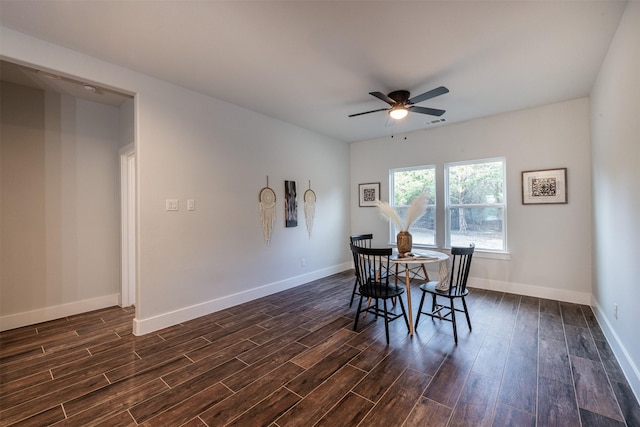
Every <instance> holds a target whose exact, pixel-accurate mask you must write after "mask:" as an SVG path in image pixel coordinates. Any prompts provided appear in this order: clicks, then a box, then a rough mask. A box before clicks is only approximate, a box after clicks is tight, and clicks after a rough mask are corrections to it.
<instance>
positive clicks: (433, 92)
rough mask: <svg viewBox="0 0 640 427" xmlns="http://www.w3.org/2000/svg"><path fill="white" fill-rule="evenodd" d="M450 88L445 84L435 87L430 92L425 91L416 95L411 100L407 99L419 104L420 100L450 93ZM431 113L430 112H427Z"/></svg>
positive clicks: (411, 102) (410, 102)
mask: <svg viewBox="0 0 640 427" xmlns="http://www.w3.org/2000/svg"><path fill="white" fill-rule="evenodd" d="M448 92H449V89H447V88H446V87H444V86H440V87H437V88H435V89H432V90H430V91H429V92H425V93H423V94H420V95H416V96H414V97H413V98H411V99H409V101H407V102H408V103H409V104H417V103H419V102H422V101H426V100H427V99H431V98H435V97H436V96H440V95H444V94H445V93H448ZM426 114H429V113H426Z"/></svg>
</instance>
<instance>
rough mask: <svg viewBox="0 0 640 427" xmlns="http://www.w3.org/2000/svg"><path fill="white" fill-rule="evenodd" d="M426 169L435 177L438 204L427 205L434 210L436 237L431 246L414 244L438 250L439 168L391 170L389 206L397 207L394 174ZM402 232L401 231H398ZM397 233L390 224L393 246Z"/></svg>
mask: <svg viewBox="0 0 640 427" xmlns="http://www.w3.org/2000/svg"><path fill="white" fill-rule="evenodd" d="M424 169H432V170H433V177H434V185H435V188H434V194H435V195H436V203H433V204H427V205H426V206H427V208H433V214H434V224H435V226H434V230H433V232H434V236H433V242H434V243H433V244H432V245H429V244H424V243H416V242H415V241H414V242H413V246H414V247H418V248H436V247H437V246H438V209H437V199H438V174H437V168H436V165H420V166H411V167H406V168H393V169H389V205H390V206H392V207H395V188H396V187H395V179H394V173H395V172H406V171H412V170H424ZM398 231H400V230H398ZM396 233H397V232H396V231H395V227H394V225H393V224H392V223H391V222H389V242H390V243H391V244H396V243H397V242H396Z"/></svg>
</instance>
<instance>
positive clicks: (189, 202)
mask: <svg viewBox="0 0 640 427" xmlns="http://www.w3.org/2000/svg"><path fill="white" fill-rule="evenodd" d="M187 210H188V211H195V210H196V201H195V200H193V199H189V200H187Z"/></svg>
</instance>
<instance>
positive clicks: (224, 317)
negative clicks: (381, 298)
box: [0, 272, 640, 427]
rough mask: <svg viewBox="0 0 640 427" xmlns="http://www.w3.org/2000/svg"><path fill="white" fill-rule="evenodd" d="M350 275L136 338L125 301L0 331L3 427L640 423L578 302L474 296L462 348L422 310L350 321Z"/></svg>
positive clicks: (609, 356)
mask: <svg viewBox="0 0 640 427" xmlns="http://www.w3.org/2000/svg"><path fill="white" fill-rule="evenodd" d="M352 284H353V273H352V272H344V273H340V274H337V275H334V276H331V277H328V278H325V279H322V280H318V281H315V282H312V283H309V284H307V285H304V286H300V287H298V288H295V289H293V290H289V291H286V292H282V293H279V294H275V295H271V296H268V297H265V298H262V299H259V300H256V301H253V302H250V303H246V304H243V305H241V306H237V307H233V308H230V309H228V310H224V311H221V312H218V313H214V314H211V315H208V316H205V317H202V318H199V319H196V320H193V321H190V322H186V323H184V324H181V325H177V326H174V327H170V328H167V329H164V330H161V331H159V332H156V333H152V334H148V335H145V336H141V337H136V336H133V335H132V333H131V323H132V319H133V316H134V313H133V310H132V309H131V308H127V309H121V308H119V307H114V308H109V309H105V310H99V311H96V312H91V313H86V314H83V315H78V316H73V317H69V318H65V319H60V320H56V321H51V322H47V323H44V324H39V325H35V326H32V327H25V328H20V329H16V330H12V331H6V332H3V333H1V334H0V362H1V365H0V426H9V425H20V426H48V425H56V426H94V425H96V426H110V427H112V426H136V425H144V426H163V427H166V426H182V425H184V426H192V427H195V426H226V425H229V426H280V427H284V426H312V425H317V426H332V427H335V426H356V425H360V426H367V427H369V426H376V425H380V426H491V425H493V426H625V425H626V426H640V407H639V406H638V402H637V401H636V400H635V398H634V396H633V393H632V392H631V390H630V388H629V386H628V384H627V382H626V380H625V378H624V375H623V374H622V372H621V370H620V368H619V366H618V364H617V362H616V360H615V358H614V356H613V353H612V351H611V349H610V347H609V345H608V344H607V342H606V341H605V338H604V336H603V334H602V332H601V330H600V328H599V327H598V325H597V323H596V320H595V317H594V316H593V313H592V312H591V309H590V308H589V307H587V306H581V305H575V304H568V303H561V302H557V301H550V300H541V299H537V298H531V297H523V296H518V295H512V294H504V293H499V292H490V291H484V290H478V289H472V292H471V295H470V296H469V298H468V302H469V307H470V311H471V313H472V324H473V332H471V333H469V332H468V330H467V327H466V324H465V323H464V322H461V325H462V326H461V327H460V328H459V339H460V341H459V345H458V346H457V347H456V346H455V345H454V343H453V336H452V330H451V324H450V323H445V322H441V321H437V320H431V319H427V318H425V317H423V318H422V319H421V322H420V325H419V326H418V328H417V331H416V334H415V335H414V336H413V337H412V338H411V337H409V336H408V334H407V329H406V326H405V324H404V322H402V320H399V321H397V322H394V323H393V324H392V326H391V329H392V330H391V342H390V345H388V346H387V345H386V343H385V337H384V323H383V322H382V321H378V322H374V321H372V319H371V316H368V317H367V318H366V319H364V321H361V322H360V325H359V327H360V329H359V331H357V332H354V331H353V330H352V328H353V313H354V309H353V308H349V307H348V301H349V298H350V292H351V289H352ZM419 295H420V290H419V289H418V288H417V287H413V306H414V313H415V309H416V308H417V304H418V302H419ZM461 320H462V319H461Z"/></svg>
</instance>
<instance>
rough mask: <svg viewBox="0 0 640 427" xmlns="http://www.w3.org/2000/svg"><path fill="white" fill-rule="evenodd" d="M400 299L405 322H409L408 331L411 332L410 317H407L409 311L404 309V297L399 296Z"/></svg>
mask: <svg viewBox="0 0 640 427" xmlns="http://www.w3.org/2000/svg"><path fill="white" fill-rule="evenodd" d="M398 300H399V301H400V308H401V309H402V316H403V317H404V323H406V324H407V331H409V332H411V326H409V318H408V317H407V311H406V310H405V309H404V303H403V302H402V298H401V297H398ZM418 314H419V313H418ZM416 322H417V320H416ZM416 325H417V323H416Z"/></svg>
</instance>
